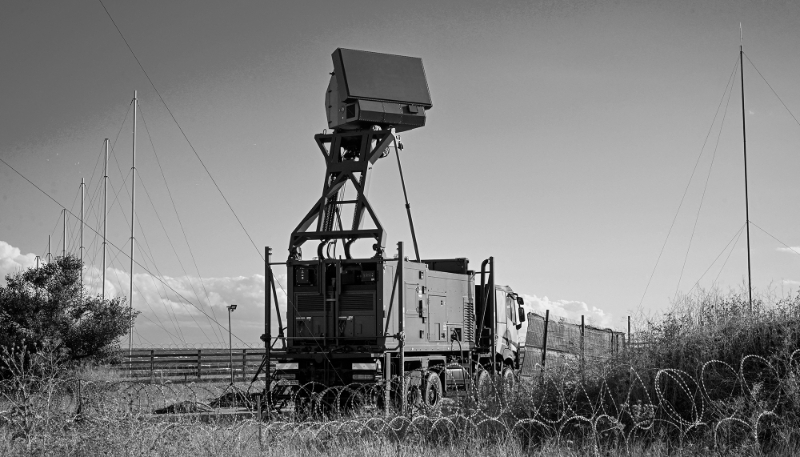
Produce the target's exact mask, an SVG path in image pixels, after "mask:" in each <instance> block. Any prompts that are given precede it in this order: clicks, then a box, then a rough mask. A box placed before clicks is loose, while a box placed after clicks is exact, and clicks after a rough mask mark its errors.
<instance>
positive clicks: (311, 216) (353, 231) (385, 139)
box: [289, 129, 395, 260]
mask: <svg viewBox="0 0 800 457" xmlns="http://www.w3.org/2000/svg"><path fill="white" fill-rule="evenodd" d="M314 140H315V141H316V142H317V146H319V149H320V151H321V152H322V155H323V157H324V158H325V166H326V171H325V183H324V184H323V187H322V196H321V197H320V198H319V200H317V202H316V203H315V204H314V206H313V207H312V208H311V210H309V212H308V213H307V214H306V216H305V217H304V218H303V219H302V221H301V222H300V224H298V225H297V227H296V228H295V229H294V231H293V232H292V236H291V239H290V241H289V258H290V259H296V260H299V259H300V258H301V255H302V249H301V246H302V245H303V243H305V242H306V241H310V240H318V241H319V242H320V245H319V248H318V250H317V252H318V254H324V253H325V252H324V250H323V247H324V245H325V244H327V243H329V242H331V241H334V240H342V242H343V245H344V247H345V256H346V257H347V258H350V245H351V244H352V243H353V242H354V241H356V240H359V239H374V240H375V245H374V246H373V249H374V250H375V257H377V258H382V257H383V250H384V248H385V240H386V232H385V231H384V230H383V226H382V225H381V223H380V221H379V220H378V217H377V215H376V214H375V211H374V210H373V209H372V206H371V205H370V203H369V200H368V199H367V195H368V190H369V172H370V170H371V169H372V165H373V164H374V163H375V162H376V161H377V160H378V159H380V158H381V157H385V155H386V153H387V151H388V148H389V147H390V146H391V143H392V142H393V141H394V140H395V137H394V135H393V134H392V131H391V130H372V129H366V130H356V131H349V132H337V133H332V134H324V135H323V134H319V135H315V136H314ZM346 184H350V185H351V186H352V188H353V189H354V190H355V193H356V197H355V198H354V199H353V200H342V199H340V195H339V194H340V192H341V190H342V189H343V187H344V186H345V185H346ZM344 205H353V219H352V225H351V226H350V227H349V228H347V229H345V227H344V226H343V225H342V222H341V209H342V207H343V206H344ZM365 213H366V214H369V218H370V220H371V222H372V225H373V226H374V228H367V229H362V228H361V225H362V223H363V220H364V216H365ZM314 222H316V224H314ZM337 222H338V226H337V224H336V223H337ZM312 226H314V227H315V228H313V229H311V227H312ZM320 258H321V257H320Z"/></svg>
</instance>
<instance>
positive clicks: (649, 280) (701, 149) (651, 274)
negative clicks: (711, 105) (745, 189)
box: [639, 56, 739, 307]
mask: <svg viewBox="0 0 800 457" xmlns="http://www.w3.org/2000/svg"><path fill="white" fill-rule="evenodd" d="M738 66H739V57H738V56H737V57H736V63H735V64H734V65H733V70H731V75H730V76H729V77H728V83H727V84H726V85H725V90H724V91H723V92H722V98H720V100H719V104H718V105H717V111H716V112H715V113H714V119H713V120H712V121H711V126H710V127H709V128H708V133H706V138H705V139H704V140H703V146H702V147H701V148H700V154H699V155H698V156H697V160H696V161H695V163H694V168H693V169H692V174H691V175H690V176H689V182H687V183H686V188H685V189H684V190H683V196H681V201H680V203H679V204H678V209H677V210H676V211H675V216H673V218H672V223H671V224H670V226H669V230H668V231H667V236H666V238H664V243H663V244H662V245H661V250H660V251H659V253H658V258H657V259H656V264H655V265H653V271H652V272H651V273H650V278H649V279H648V280H647V285H646V286H645V288H644V292H643V293H642V298H641V299H639V306H640V307H641V306H642V303H643V302H644V297H645V295H647V290H648V289H649V288H650V283H651V282H652V281H653V276H654V275H655V273H656V269H657V268H658V264H659V262H660V261H661V256H662V255H663V254H664V249H665V248H666V247H667V241H669V237H670V235H671V234H672V229H673V228H674V227H675V221H677V220H678V214H680V212H681V208H682V207H683V202H684V201H685V199H686V194H687V193H688V192H689V186H690V185H691V184H692V179H694V174H695V172H696V171H697V166H698V165H699V164H700V159H701V158H702V157H703V152H704V150H705V147H706V143H707V142H708V138H709V136H711V132H712V131H713V129H714V124H715V123H716V121H717V116H718V115H719V109H720V107H722V102H723V101H725V94H727V93H728V86H729V85H731V81H732V80H733V76H734V75H735V74H736V68H738Z"/></svg>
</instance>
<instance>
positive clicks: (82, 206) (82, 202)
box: [80, 178, 86, 297]
mask: <svg viewBox="0 0 800 457" xmlns="http://www.w3.org/2000/svg"><path fill="white" fill-rule="evenodd" d="M85 199H86V181H85V180H84V179H83V178H81V247H80V252H81V297H83V212H84V201H85Z"/></svg>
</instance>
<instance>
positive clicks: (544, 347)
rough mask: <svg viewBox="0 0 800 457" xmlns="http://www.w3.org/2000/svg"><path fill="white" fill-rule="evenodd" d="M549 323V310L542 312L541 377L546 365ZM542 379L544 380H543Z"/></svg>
mask: <svg viewBox="0 0 800 457" xmlns="http://www.w3.org/2000/svg"><path fill="white" fill-rule="evenodd" d="M549 322H550V310H549V309H548V310H545V312H544V332H543V333H544V334H543V335H542V376H543V377H544V369H545V366H546V363H547V324H548V323H549ZM543 379H544V378H543Z"/></svg>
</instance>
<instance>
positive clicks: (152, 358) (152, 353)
mask: <svg viewBox="0 0 800 457" xmlns="http://www.w3.org/2000/svg"><path fill="white" fill-rule="evenodd" d="M155 354H156V351H155V350H153V349H150V384H152V383H153V376H154V375H155V373H154V372H155Z"/></svg>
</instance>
